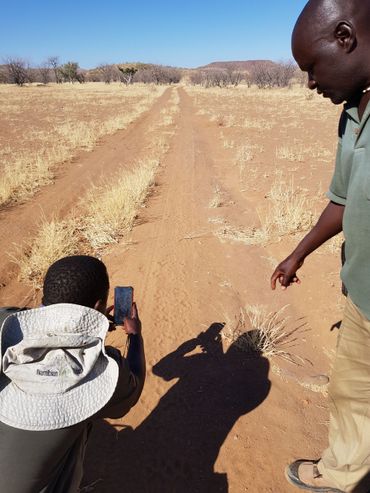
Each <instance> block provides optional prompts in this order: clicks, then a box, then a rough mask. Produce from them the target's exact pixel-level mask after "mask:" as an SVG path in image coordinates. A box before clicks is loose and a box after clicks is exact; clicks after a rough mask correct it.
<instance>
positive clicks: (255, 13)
mask: <svg viewBox="0 0 370 493" xmlns="http://www.w3.org/2000/svg"><path fill="white" fill-rule="evenodd" d="M305 3H306V0H265V1H264V2H262V1H258V0H235V1H232V0H230V1H226V0H212V1H211V0H204V1H202V0H198V1H196V0H187V1H186V2H181V1H176V0H171V1H170V0H156V1H149V0H132V1H130V2H128V1H126V0H99V1H98V0H54V1H52V0H48V1H46V0H14V1H9V0H0V21H1V24H0V26H1V27H0V63H2V60H3V59H4V58H5V57H8V56H17V57H22V58H26V59H27V60H29V62H30V63H31V64H33V65H37V64H39V63H41V62H42V61H44V60H45V59H46V58H47V57H49V56H51V55H58V56H59V57H60V61H61V62H66V61H68V60H72V61H77V62H79V64H80V66H81V67H83V68H90V67H93V66H96V65H98V64H100V63H105V62H106V63H118V62H124V61H142V62H150V63H159V64H164V65H176V66H181V67H197V66H200V65H205V64H207V63H210V62H213V61H226V60H249V59H271V60H282V59H285V60H286V59H288V58H291V53H290V35H291V30H292V28H293V26H294V23H295V20H296V18H297V16H298V14H299V13H300V11H301V10H302V8H303V7H304V5H305Z"/></svg>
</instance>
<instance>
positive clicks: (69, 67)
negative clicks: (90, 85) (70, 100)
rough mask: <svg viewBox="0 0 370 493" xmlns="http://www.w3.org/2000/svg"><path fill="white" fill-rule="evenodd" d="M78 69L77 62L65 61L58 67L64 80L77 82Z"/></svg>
mask: <svg viewBox="0 0 370 493" xmlns="http://www.w3.org/2000/svg"><path fill="white" fill-rule="evenodd" d="M78 69H79V66H78V63H77V62H67V63H65V64H64V65H62V66H61V67H59V72H60V74H61V76H62V78H63V81H64V82H76V81H78V82H79V74H78Z"/></svg>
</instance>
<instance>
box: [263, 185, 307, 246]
mask: <svg viewBox="0 0 370 493" xmlns="http://www.w3.org/2000/svg"><path fill="white" fill-rule="evenodd" d="M268 197H269V198H270V199H271V201H272V206H271V207H270V209H269V211H268V214H267V216H266V217H265V218H264V219H263V221H262V227H263V229H264V230H270V231H271V232H276V234H277V235H278V236H285V235H288V234H295V233H300V232H303V231H308V230H309V229H310V228H311V227H312V225H313V220H314V214H313V213H312V212H311V211H310V203H309V201H308V199H307V197H306V196H305V195H304V194H303V192H302V190H300V189H298V188H295V186H294V181H293V179H291V180H290V182H289V183H286V182H285V181H284V180H282V179H281V177H278V178H277V179H276V181H275V183H274V184H273V186H272V188H271V190H270V192H269V194H268Z"/></svg>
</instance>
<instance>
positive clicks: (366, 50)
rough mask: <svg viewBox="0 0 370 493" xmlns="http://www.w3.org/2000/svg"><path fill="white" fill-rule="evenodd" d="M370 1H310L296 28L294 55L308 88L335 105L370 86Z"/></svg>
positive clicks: (353, 97)
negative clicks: (304, 73)
mask: <svg viewBox="0 0 370 493" xmlns="http://www.w3.org/2000/svg"><path fill="white" fill-rule="evenodd" d="M369 23H370V0H310V1H309V2H308V4H307V5H306V7H305V8H304V9H303V12H302V13H301V15H300V17H299V18H298V21H297V23H296V25H295V28H294V31H293V36H292V51H293V56H294V58H295V59H296V61H297V63H298V65H299V66H300V68H301V69H302V70H303V71H305V72H307V73H308V87H309V88H310V89H317V91H318V93H319V94H323V95H324V97H328V98H330V99H331V100H332V102H333V103H334V104H340V103H343V102H344V101H350V100H354V99H356V98H360V97H361V95H362V91H363V90H364V89H365V88H367V87H368V86H369V85H370V29H369Z"/></svg>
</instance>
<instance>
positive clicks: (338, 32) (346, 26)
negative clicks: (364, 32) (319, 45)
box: [334, 21, 357, 53]
mask: <svg viewBox="0 0 370 493" xmlns="http://www.w3.org/2000/svg"><path fill="white" fill-rule="evenodd" d="M334 36H335V39H336V40H337V42H338V44H339V45H340V46H341V48H343V49H344V50H345V51H346V53H350V52H351V51H353V50H354V49H355V48H356V46H357V38H356V30H355V28H354V27H353V25H352V24H351V23H350V22H348V21H341V22H339V23H338V24H337V27H336V28H335V32H334Z"/></svg>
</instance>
